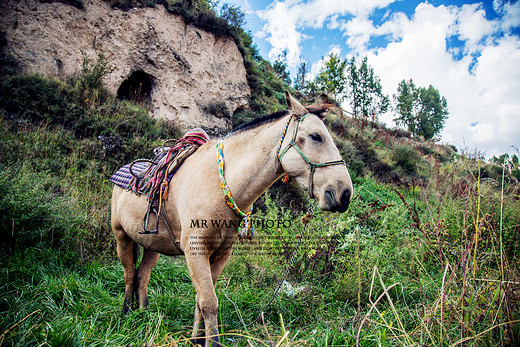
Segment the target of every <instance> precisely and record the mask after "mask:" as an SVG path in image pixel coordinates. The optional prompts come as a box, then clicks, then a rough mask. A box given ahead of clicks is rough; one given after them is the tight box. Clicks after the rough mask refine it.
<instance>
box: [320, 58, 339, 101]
mask: <svg viewBox="0 0 520 347" xmlns="http://www.w3.org/2000/svg"><path fill="white" fill-rule="evenodd" d="M346 67H347V61H346V60H341V58H340V57H339V55H337V54H335V53H330V54H329V56H328V59H327V61H326V62H325V65H323V67H322V68H321V70H320V73H319V74H318V77H316V81H315V83H316V87H317V89H318V90H319V91H320V92H322V93H326V94H328V95H330V96H332V97H333V98H334V99H335V100H336V101H342V100H343V99H344V98H345V95H344V93H345V89H346V86H347V78H346V76H345V69H346Z"/></svg>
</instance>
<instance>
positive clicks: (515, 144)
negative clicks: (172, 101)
mask: <svg viewBox="0 0 520 347" xmlns="http://www.w3.org/2000/svg"><path fill="white" fill-rule="evenodd" d="M226 1H227V2H228V3H231V4H235V5H238V6H240V8H241V9H242V10H243V11H244V12H245V13H246V18H245V19H246V23H245V29H246V30H248V31H250V32H251V34H252V35H253V41H254V43H255V44H256V46H257V47H258V49H259V51H260V54H261V55H262V56H263V57H264V58H265V59H267V60H269V61H271V62H274V61H275V60H277V59H280V60H282V61H285V62H286V64H287V66H288V69H289V71H290V73H291V77H292V78H294V77H295V76H296V72H297V70H298V66H299V65H300V64H301V63H302V62H306V63H307V64H308V66H310V67H311V71H310V76H309V78H312V76H315V75H316V74H318V73H319V71H320V68H321V67H322V66H323V64H324V59H326V57H327V56H328V55H329V54H330V53H331V52H332V53H336V54H339V56H340V57H341V58H342V59H350V58H352V57H356V58H357V60H360V58H362V57H364V56H367V57H368V63H369V65H370V66H372V67H373V68H374V72H375V74H376V75H377V76H378V77H379V78H380V79H381V84H382V86H383V92H384V93H385V94H387V95H388V96H389V97H390V98H391V99H392V95H393V94H395V93H396V92H397V85H398V83H399V82H400V81H402V80H403V79H406V80H409V79H412V80H413V81H414V83H415V85H416V86H418V87H428V86H429V85H432V86H433V87H435V88H436V89H438V90H439V92H440V94H441V95H442V96H444V97H445V98H446V99H447V102H448V110H449V116H448V119H447V121H446V124H445V127H444V129H443V131H442V133H441V142H442V143H448V144H453V145H455V146H456V147H457V148H458V149H459V150H464V151H466V152H468V153H477V152H480V153H481V154H484V155H485V156H486V157H487V158H490V157H492V156H494V155H499V154H502V153H506V152H508V153H510V154H512V153H517V154H518V149H516V148H520V2H517V1H505V0H494V1H471V0H461V1H449V0H430V1H415V0H413V1H403V0H275V1H262V0H226ZM344 108H345V109H346V110H348V105H344ZM393 118H394V114H393V113H392V112H387V113H386V114H381V115H379V119H380V120H381V121H383V122H384V123H386V124H387V126H389V127H393V126H395V124H394V122H393Z"/></svg>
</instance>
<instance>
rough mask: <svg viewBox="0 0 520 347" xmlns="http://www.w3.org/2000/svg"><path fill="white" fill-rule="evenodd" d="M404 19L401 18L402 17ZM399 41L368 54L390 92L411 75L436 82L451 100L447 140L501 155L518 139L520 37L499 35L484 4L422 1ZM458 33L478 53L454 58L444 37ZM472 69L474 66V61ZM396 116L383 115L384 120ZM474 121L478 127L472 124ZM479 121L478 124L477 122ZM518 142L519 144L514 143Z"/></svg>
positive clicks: (426, 82)
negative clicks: (434, 4) (487, 17)
mask: <svg viewBox="0 0 520 347" xmlns="http://www.w3.org/2000/svg"><path fill="white" fill-rule="evenodd" d="M401 20H402V19H401ZM401 25H404V26H405V27H406V29H405V30H403V35H402V38H401V40H400V41H399V42H393V43H390V44H389V45H388V46H387V47H385V48H380V49H378V50H377V51H375V52H374V53H372V54H369V63H370V64H373V66H374V69H375V70H376V73H377V74H378V75H379V76H381V81H382V83H383V87H384V90H385V92H386V93H388V94H390V95H391V94H393V93H395V90H396V87H397V83H398V82H399V81H400V80H402V79H409V78H412V79H413V80H414V82H415V83H416V85H419V86H425V87H427V86H428V85H429V84H432V85H433V86H434V87H435V88H437V89H438V90H439V91H440V93H441V95H443V96H445V97H446V99H447V100H448V108H449V111H450V115H449V118H448V120H447V122H446V126H445V129H444V131H443V140H444V141H447V142H448V143H452V144H455V145H456V146H459V147H462V146H463V144H464V142H465V143H466V145H468V146H470V147H476V148H478V149H479V150H483V151H485V152H487V154H488V155H496V154H499V153H503V152H505V151H506V150H507V147H508V146H509V145H511V144H515V145H518V140H519V139H520V99H519V97H518V95H520V70H519V69H518V66H520V40H519V39H518V37H513V36H508V35H506V36H505V37H503V38H501V39H498V41H497V39H495V42H493V41H492V40H490V39H486V37H488V36H490V35H492V34H495V33H496V31H497V28H498V26H497V23H496V22H491V21H487V20H486V19H485V17H484V14H483V12H482V10H481V9H480V7H479V6H478V5H477V6H474V5H468V6H463V7H462V8H457V7H444V6H439V7H434V6H432V5H429V4H421V5H420V6H418V7H417V8H416V11H415V14H414V16H413V18H412V19H411V20H410V21H409V22H408V23H406V22H404V21H403V22H402V23H401ZM451 35H458V37H459V39H460V40H461V41H465V42H466V47H469V48H467V49H465V50H466V51H468V50H470V51H471V53H477V57H476V58H475V59H476V60H473V59H474V58H473V57H472V56H471V55H467V56H464V57H463V58H462V59H460V60H457V59H455V58H454V57H453V56H452V55H451V54H450V53H449V52H448V51H447V47H446V38H448V37H450V36H451ZM473 64H475V66H474V68H473V69H471V67H472V65H473ZM389 118H392V116H391V115H385V117H384V119H386V120H388V119H389ZM472 124H473V125H474V126H472ZM475 124H476V125H475ZM515 141H516V143H515Z"/></svg>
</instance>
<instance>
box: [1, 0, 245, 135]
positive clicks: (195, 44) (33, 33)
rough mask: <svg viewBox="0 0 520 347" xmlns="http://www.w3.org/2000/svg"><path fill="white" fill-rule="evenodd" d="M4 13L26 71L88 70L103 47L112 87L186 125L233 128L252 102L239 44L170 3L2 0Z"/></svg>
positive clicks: (12, 47) (11, 46) (63, 73)
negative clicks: (121, 5)
mask: <svg viewBox="0 0 520 347" xmlns="http://www.w3.org/2000/svg"><path fill="white" fill-rule="evenodd" d="M0 13H1V16H0V30H2V31H5V32H6V39H7V44H8V46H7V49H8V51H9V52H10V53H11V54H12V55H13V56H14V57H15V58H16V59H17V61H18V63H19V66H20V67H21V68H22V69H23V70H24V71H25V72H37V73H41V74H44V75H51V76H58V77H60V78H67V77H69V76H71V75H73V74H74V73H77V72H78V71H80V68H81V64H82V61H83V57H84V56H83V54H85V55H86V56H87V57H89V58H91V59H92V60H96V59H97V57H98V55H99V54H103V56H104V58H105V60H106V61H107V62H108V63H109V64H110V66H111V67H112V71H111V72H110V73H109V74H108V76H107V77H106V78H105V84H106V86H107V88H108V90H109V91H110V92H112V93H113V94H115V95H118V96H119V97H121V98H133V99H137V100H139V101H142V102H144V103H146V104H148V105H149V107H150V112H151V114H152V115H153V116H154V117H160V118H168V119H172V120H174V121H175V122H176V123H177V124H178V125H179V127H181V128H182V129H187V128H190V127H194V126H205V127H209V128H222V129H229V128H230V126H231V119H230V118H231V115H232V114H233V112H234V111H235V110H237V109H239V108H246V107H247V105H248V97H249V95H250V90H249V86H248V84H247V79H246V71H245V68H244V64H243V58H242V55H241V54H240V52H239V51H238V49H237V47H236V45H235V43H234V42H233V41H232V40H231V39H228V38H216V37H215V36H214V35H213V34H210V33H207V32H205V31H202V30H200V29H197V28H196V27H193V26H191V25H186V24H185V23H184V21H183V20H182V18H180V17H178V16H175V15H172V14H170V13H168V12H167V11H166V9H164V7H163V6H157V7H156V8H144V9H133V10H130V11H120V10H114V9H112V8H111V7H110V6H109V5H108V4H107V3H106V2H103V1H101V0H88V1H85V5H84V9H78V8H76V7H73V6H70V5H66V4H63V3H58V2H55V3H40V2H39V1H38V0H21V1H20V0H7V1H6V0H2V1H0ZM82 52H84V53H82Z"/></svg>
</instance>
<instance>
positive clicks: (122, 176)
mask: <svg viewBox="0 0 520 347" xmlns="http://www.w3.org/2000/svg"><path fill="white" fill-rule="evenodd" d="M130 165H131V164H126V165H125V166H123V167H122V168H120V169H119V170H117V171H116V172H115V173H114V174H113V175H112V176H111V177H110V178H109V179H108V180H109V181H110V182H112V183H114V184H115V185H117V186H119V187H121V188H124V189H128V188H129V186H130V182H131V181H132V178H134V175H132V174H131V173H130ZM150 165H153V164H152V163H149V162H136V163H134V166H132V171H133V173H134V174H136V175H140V174H142V173H143V172H144V171H145V170H146V169H148V168H149V167H150Z"/></svg>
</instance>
